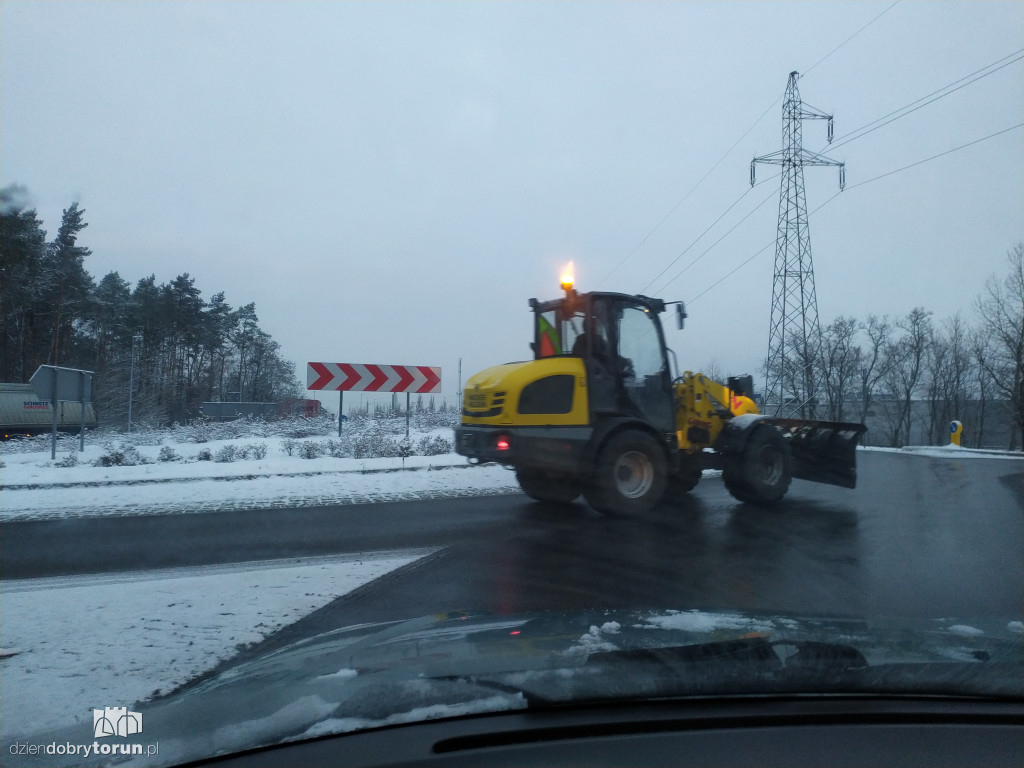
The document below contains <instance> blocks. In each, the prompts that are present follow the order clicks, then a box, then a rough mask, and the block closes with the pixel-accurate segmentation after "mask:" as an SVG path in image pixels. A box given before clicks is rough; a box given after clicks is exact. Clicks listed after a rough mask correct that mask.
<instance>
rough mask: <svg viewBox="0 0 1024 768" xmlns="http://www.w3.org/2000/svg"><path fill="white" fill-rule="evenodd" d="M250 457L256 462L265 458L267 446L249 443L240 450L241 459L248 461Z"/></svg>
mask: <svg viewBox="0 0 1024 768" xmlns="http://www.w3.org/2000/svg"><path fill="white" fill-rule="evenodd" d="M250 455H251V456H252V457H253V458H254V459H257V460H259V459H265V458H267V444H266V443H250V444H249V445H247V446H245V447H244V448H242V458H243V459H248V458H249V456H250Z"/></svg>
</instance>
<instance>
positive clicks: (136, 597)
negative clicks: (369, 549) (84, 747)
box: [0, 550, 429, 747]
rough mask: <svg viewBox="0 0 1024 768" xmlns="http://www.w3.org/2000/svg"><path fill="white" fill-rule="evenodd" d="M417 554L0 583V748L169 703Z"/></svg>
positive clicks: (384, 554)
mask: <svg viewBox="0 0 1024 768" xmlns="http://www.w3.org/2000/svg"><path fill="white" fill-rule="evenodd" d="M426 554H429V553H428V552H424V551H422V550H421V551H403V552H385V553H367V554H363V555H359V556H340V557H322V558H315V559H312V558H310V559H303V560H298V561H296V560H289V561H277V562H265V563H241V564H236V565H232V566H216V567H205V568H188V569H171V570H158V571H147V572H140V573H134V574H114V575H109V576H86V577H74V578H55V579H26V580H17V581H10V582H3V583H2V584H0V616H2V621H0V648H2V649H3V650H2V658H0V672H2V676H0V746H4V747H6V746H7V745H9V744H10V742H11V741H12V740H13V739H14V738H15V737H24V736H26V735H28V734H31V733H37V732H40V731H43V730H46V729H49V728H56V727H59V726H63V725H69V724H72V723H74V722H76V721H78V720H81V721H82V722H83V723H86V724H88V723H89V722H91V718H92V710H93V709H94V708H96V709H102V708H104V707H112V706H129V707H131V706H132V704H133V703H134V702H142V701H145V700H146V699H148V698H150V697H151V696H153V695H155V694H158V693H160V692H163V693H167V692H169V691H171V690H172V689H174V688H175V687H177V686H179V685H181V684H182V683H186V682H188V681H189V680H191V679H193V678H195V677H196V676H198V675H200V674H202V673H203V672H205V671H207V670H210V669H212V668H214V667H216V666H217V664H219V663H220V662H221V661H224V660H225V659H228V658H231V657H232V656H234V655H235V653H236V652H237V650H238V649H239V648H240V647H242V646H245V645H248V644H251V643H256V642H259V641H260V640H262V639H263V638H264V637H266V636H268V635H269V634H271V633H272V632H274V631H276V630H278V629H280V628H281V627H284V626H287V625H288V624H291V623H293V622H295V621H297V620H298V619H301V618H302V617H303V616H305V615H307V614H309V613H311V612H313V611H315V610H317V609H318V608H321V607H323V606H324V605H327V604H328V603H330V602H331V601H332V600H334V599H336V598H337V597H339V596H341V595H344V594H346V593H347V592H351V591H352V590H354V589H356V588H357V587H360V586H362V585H363V584H366V583H367V582H370V581H373V580H374V579H377V578H379V577H381V576H383V575H385V574H386V573H389V572H390V571H392V570H394V569H396V568H400V567H401V566H403V565H407V564H409V563H411V562H414V561H416V560H417V559H419V558H420V557H423V556H424V555H426ZM86 727H88V725H86ZM83 732H85V733H88V732H89V731H83Z"/></svg>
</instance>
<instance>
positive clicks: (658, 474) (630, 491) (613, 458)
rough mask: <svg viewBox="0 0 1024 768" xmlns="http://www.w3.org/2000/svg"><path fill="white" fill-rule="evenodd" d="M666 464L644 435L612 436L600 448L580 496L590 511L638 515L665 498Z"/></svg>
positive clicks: (654, 446)
mask: <svg viewBox="0 0 1024 768" xmlns="http://www.w3.org/2000/svg"><path fill="white" fill-rule="evenodd" d="M667 482H668V462H667V461H666V459H665V452H664V451H663V450H662V448H661V446H660V445H658V443H657V441H656V440H655V439H654V438H653V437H651V436H650V435H648V434H646V433H644V432H638V431H633V430H630V431H627V432H620V433H619V434H617V435H614V436H613V437H612V438H611V439H610V440H609V441H608V442H607V443H606V444H605V445H604V446H603V447H602V448H601V451H600V453H599V454H598V457H597V462H596V464H595V465H594V473H593V476H592V477H591V479H590V482H589V483H587V485H586V486H585V487H584V489H583V494H584V496H586V499H587V501H588V502H589V503H590V506H592V507H593V508H594V509H596V510H597V511H599V512H609V513H612V514H640V513H643V512H647V511H648V510H650V509H653V508H654V506H655V505H657V504H658V502H660V501H661V499H662V497H663V496H664V495H665V486H666V484H667Z"/></svg>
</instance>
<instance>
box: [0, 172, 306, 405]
mask: <svg viewBox="0 0 1024 768" xmlns="http://www.w3.org/2000/svg"><path fill="white" fill-rule="evenodd" d="M26 197H27V195H26V192H25V190H24V188H21V187H17V186H11V187H6V188H4V189H2V190H0V253H2V255H0V322H2V328H0V381H5V382H26V381H28V380H29V378H30V377H31V376H32V374H33V373H34V372H35V371H36V369H37V368H38V366H40V365H59V366H64V367H68V368H82V369H86V370H91V371H95V377H94V382H93V393H94V395H93V397H94V404H95V407H96V411H97V416H98V417H99V419H100V420H101V422H102V423H105V424H115V425H116V424H121V423H125V422H126V421H127V414H128V395H129V386H131V389H132V420H133V421H145V422H149V423H152V424H155V425H156V424H171V423H174V422H179V423H183V422H185V421H187V420H188V419H190V418H191V417H193V416H195V415H196V413H197V411H198V407H199V404H200V403H201V402H203V401H207V400H218V399H219V400H252V401H267V402H275V401H280V400H282V399H287V398H292V397H301V396H303V395H304V393H303V391H302V390H301V389H300V385H299V382H298V381H297V380H296V378H295V366H294V365H293V364H292V363H291V362H289V361H287V360H285V359H284V358H283V357H282V356H281V350H280V347H279V345H278V343H277V342H276V341H274V340H273V339H272V338H271V337H270V335H269V334H268V333H266V332H265V331H263V330H262V329H261V328H260V327H259V319H258V318H257V315H256V307H255V305H254V304H252V303H249V304H246V305H244V306H241V307H232V306H230V305H229V304H228V303H227V302H226V301H225V299H224V293H223V292H218V293H214V294H212V295H211V296H210V297H209V299H204V298H203V295H202V292H201V291H200V289H199V288H198V287H197V286H196V281H195V278H193V277H192V276H190V275H189V274H187V273H185V274H181V275H178V276H177V277H175V278H174V279H173V280H171V281H170V282H168V283H157V281H156V278H155V276H154V275H150V276H149V277H144V278H142V279H141V280H139V281H138V283H136V284H135V286H132V285H130V284H129V283H128V282H127V281H126V280H124V279H122V278H121V276H120V275H119V274H118V273H117V272H109V273H108V274H106V275H104V276H103V277H102V278H101V279H100V280H99V281H98V282H97V281H96V280H94V279H93V277H92V275H90V274H89V272H88V270H87V268H86V260H87V259H88V257H89V255H90V253H91V251H90V250H89V248H87V247H85V246H84V245H82V244H81V243H80V234H81V232H82V230H84V229H85V228H86V227H87V226H88V223H87V221H86V219H85V211H84V210H83V209H81V208H80V207H79V206H78V203H72V204H71V205H70V206H69V207H68V208H67V209H65V210H64V212H63V216H62V217H61V222H60V226H59V228H58V229H57V234H56V236H55V237H54V238H53V239H52V240H47V232H46V230H45V229H44V227H43V222H42V221H40V219H39V218H38V216H37V214H36V211H35V209H34V208H31V207H28V206H27V204H26V203H25V199H26Z"/></svg>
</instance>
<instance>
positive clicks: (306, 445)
mask: <svg viewBox="0 0 1024 768" xmlns="http://www.w3.org/2000/svg"><path fill="white" fill-rule="evenodd" d="M323 451H324V449H323V446H322V445H320V443H317V442H314V441H313V440H306V441H305V442H303V443H300V444H299V456H300V458H303V459H318V458H320V456H321V455H322V454H323Z"/></svg>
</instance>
